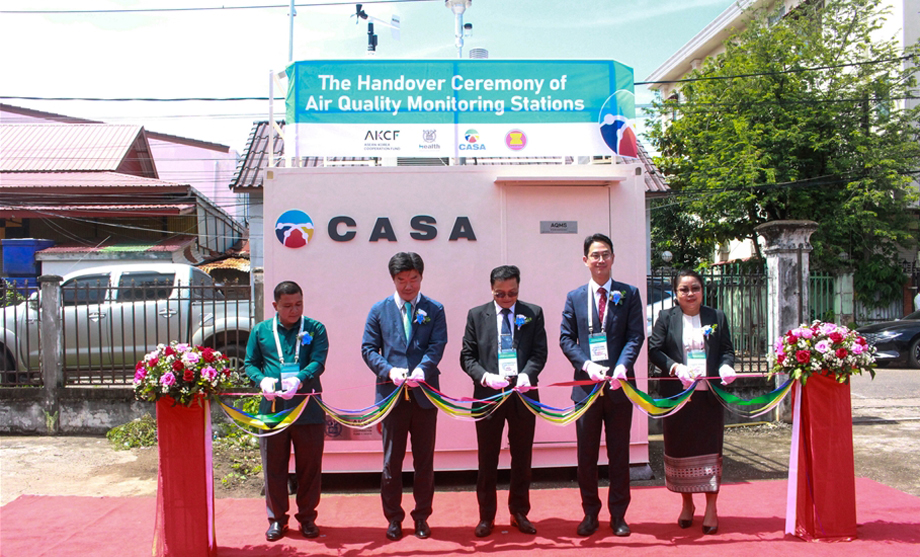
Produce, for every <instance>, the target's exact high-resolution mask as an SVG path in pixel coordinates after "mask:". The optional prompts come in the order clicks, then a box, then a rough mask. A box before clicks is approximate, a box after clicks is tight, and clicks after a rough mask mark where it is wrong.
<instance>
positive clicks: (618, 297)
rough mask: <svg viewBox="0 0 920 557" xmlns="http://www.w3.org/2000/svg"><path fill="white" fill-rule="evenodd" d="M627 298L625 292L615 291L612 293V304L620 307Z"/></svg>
mask: <svg viewBox="0 0 920 557" xmlns="http://www.w3.org/2000/svg"><path fill="white" fill-rule="evenodd" d="M625 297H626V293H625V292H621V291H620V290H614V291H613V292H611V293H610V302H611V303H613V305H615V306H618V305H620V304H621V303H623V298H625Z"/></svg>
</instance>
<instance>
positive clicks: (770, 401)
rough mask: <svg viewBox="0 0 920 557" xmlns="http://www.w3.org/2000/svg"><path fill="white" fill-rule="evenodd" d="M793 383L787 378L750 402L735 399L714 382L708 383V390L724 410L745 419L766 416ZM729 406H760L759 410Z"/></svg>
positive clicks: (791, 379) (738, 398) (792, 380)
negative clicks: (713, 394)
mask: <svg viewBox="0 0 920 557" xmlns="http://www.w3.org/2000/svg"><path fill="white" fill-rule="evenodd" d="M794 382H795V379H793V378H791V377H790V378H789V379H788V380H786V382H785V383H783V384H782V385H780V386H779V387H777V388H776V389H774V390H773V391H770V392H769V393H767V394H765V395H761V396H758V397H754V398H752V399H750V400H745V399H743V398H740V397H737V396H735V395H733V394H731V393H729V392H727V391H725V390H723V389H722V388H721V387H719V386H718V385H716V384H715V382H714V381H710V382H709V388H710V389H711V390H712V392H713V393H715V395H716V399H717V400H718V401H719V403H721V404H722V406H724V407H725V409H726V410H728V411H729V412H731V413H733V414H737V415H739V416H743V417H745V418H756V417H757V416H761V415H763V414H766V413H767V412H769V411H770V410H773V409H774V408H776V407H777V406H778V405H779V403H780V402H782V400H783V399H784V398H785V397H786V395H787V394H789V391H790V390H792V384H793V383H794ZM731 404H738V405H740V406H757V405H761V406H760V408H757V409H754V410H743V409H741V408H734V407H732V406H729V405H731Z"/></svg>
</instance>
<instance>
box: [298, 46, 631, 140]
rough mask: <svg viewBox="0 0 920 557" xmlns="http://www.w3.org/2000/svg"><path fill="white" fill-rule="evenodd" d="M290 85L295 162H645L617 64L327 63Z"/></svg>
mask: <svg viewBox="0 0 920 557" xmlns="http://www.w3.org/2000/svg"><path fill="white" fill-rule="evenodd" d="M287 77H288V92H287V102H286V104H287V107H286V108H287V115H286V116H287V120H286V121H287V124H288V129H287V130H286V132H285V136H286V137H285V140H286V141H287V142H288V145H289V146H286V150H287V149H290V150H289V151H288V152H287V154H288V155H295V156H297V157H303V156H318V157H533V156H536V157H549V156H564V155H617V154H618V155H621V156H624V157H637V156H638V146H637V143H636V134H635V131H634V130H633V127H632V120H633V119H634V118H635V112H636V110H635V93H634V85H633V71H632V69H631V68H629V67H627V66H624V65H623V64H620V63H619V62H613V61H603V60H540V61H537V60H514V61H511V60H506V61H497V60H435V61H427V60H424V61H423V60H386V61H383V60H322V61H303V62H294V63H292V64H291V65H290V66H288V68H287ZM292 147H293V149H291V148H292Z"/></svg>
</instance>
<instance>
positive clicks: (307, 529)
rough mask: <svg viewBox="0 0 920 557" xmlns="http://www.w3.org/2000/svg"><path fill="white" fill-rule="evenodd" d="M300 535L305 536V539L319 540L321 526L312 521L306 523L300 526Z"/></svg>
mask: <svg viewBox="0 0 920 557" xmlns="http://www.w3.org/2000/svg"><path fill="white" fill-rule="evenodd" d="M300 533H301V534H303V536H304V537H305V538H318V537H319V526H317V525H316V523H315V522H313V521H312V520H311V521H309V522H304V523H303V524H301V525H300Z"/></svg>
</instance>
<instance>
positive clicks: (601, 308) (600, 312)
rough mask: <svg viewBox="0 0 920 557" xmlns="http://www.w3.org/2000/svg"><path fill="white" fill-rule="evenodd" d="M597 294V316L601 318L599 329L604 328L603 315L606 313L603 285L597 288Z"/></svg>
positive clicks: (605, 295)
mask: <svg viewBox="0 0 920 557" xmlns="http://www.w3.org/2000/svg"><path fill="white" fill-rule="evenodd" d="M597 295H598V296H599V297H600V299H599V300H598V303H597V316H598V317H599V318H600V320H601V329H603V328H604V315H606V314H607V291H606V290H604V288H603V287H601V288H598V289H597Z"/></svg>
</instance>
